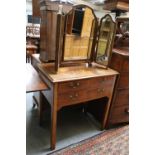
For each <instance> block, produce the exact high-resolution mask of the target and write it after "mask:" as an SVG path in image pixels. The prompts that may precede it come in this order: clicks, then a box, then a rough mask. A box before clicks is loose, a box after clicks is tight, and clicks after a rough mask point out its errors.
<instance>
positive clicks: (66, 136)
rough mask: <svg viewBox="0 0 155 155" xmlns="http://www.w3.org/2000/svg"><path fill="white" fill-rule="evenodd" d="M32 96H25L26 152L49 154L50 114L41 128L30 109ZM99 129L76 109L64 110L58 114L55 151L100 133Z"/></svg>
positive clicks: (33, 110) (36, 112)
mask: <svg viewBox="0 0 155 155" xmlns="http://www.w3.org/2000/svg"><path fill="white" fill-rule="evenodd" d="M32 95H33V93H28V94H27V96H26V104H27V105H26V151H27V153H26V154H27V155H44V154H47V153H50V152H51V150H50V149H49V147H50V145H49V142H50V141H49V136H50V132H49V131H50V119H49V118H50V113H48V112H47V114H46V116H45V120H44V125H43V126H42V127H40V126H39V124H38V111H37V109H36V108H34V109H33V108H32V106H33V104H32ZM100 132H101V131H100V129H99V128H98V127H97V126H95V125H94V124H93V123H92V121H91V120H90V119H89V118H88V117H86V116H85V115H84V113H82V111H81V110H79V109H78V108H76V109H75V108H74V109H70V108H68V109H64V110H62V111H60V113H59V114H58V125H57V144H56V150H57V149H60V148H63V147H65V146H68V145H70V144H73V143H77V142H78V141H81V140H83V139H86V138H88V137H91V136H93V135H96V134H98V133H100Z"/></svg>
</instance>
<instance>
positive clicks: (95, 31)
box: [60, 4, 98, 66]
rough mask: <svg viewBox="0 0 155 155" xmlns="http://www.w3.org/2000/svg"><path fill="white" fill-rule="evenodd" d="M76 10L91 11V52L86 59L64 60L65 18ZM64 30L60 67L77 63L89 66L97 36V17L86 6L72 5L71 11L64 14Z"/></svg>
mask: <svg viewBox="0 0 155 155" xmlns="http://www.w3.org/2000/svg"><path fill="white" fill-rule="evenodd" d="M76 8H89V9H90V10H91V11H92V14H93V16H94V24H95V25H94V34H93V40H92V47H91V51H90V57H89V58H88V57H87V58H86V59H77V60H64V47H65V46H64V45H65V34H66V32H67V17H68V15H69V14H70V13H71V12H72V11H73V10H74V9H76ZM64 23H65V28H64V33H63V43H62V52H61V56H60V57H61V58H60V66H65V65H67V64H68V65H69V64H73V65H74V64H79V63H88V64H89V65H90V64H91V63H92V62H93V56H94V53H95V46H96V36H97V28H98V20H97V17H96V15H95V13H94V10H93V9H92V8H91V7H90V6H87V5H84V4H80V5H74V6H73V7H72V9H71V10H70V11H69V12H68V13H67V14H65V21H64ZM88 54H89V51H88V52H87V55H88Z"/></svg>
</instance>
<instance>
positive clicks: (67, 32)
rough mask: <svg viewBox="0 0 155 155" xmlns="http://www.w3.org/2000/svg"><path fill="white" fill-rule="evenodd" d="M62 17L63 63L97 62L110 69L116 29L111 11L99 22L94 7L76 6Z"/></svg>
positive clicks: (61, 58) (62, 64)
mask: <svg viewBox="0 0 155 155" xmlns="http://www.w3.org/2000/svg"><path fill="white" fill-rule="evenodd" d="M62 16H63V22H62V21H61V22H60V23H63V28H64V29H63V33H62V34H61V40H59V41H60V42H62V44H61V48H60V49H61V54H60V55H61V56H59V57H60V58H59V63H60V66H64V65H65V64H71V63H73V64H74V63H81V62H88V63H89V64H91V63H92V62H95V63H97V64H99V65H101V66H103V67H104V68H107V67H108V63H109V60H110V56H111V52H112V46H113V40H114V36H115V30H116V24H115V22H114V21H113V20H112V18H111V16H110V15H109V14H107V15H105V16H104V17H102V18H101V19H100V21H99V20H98V19H97V17H96V15H95V13H94V11H93V9H92V8H90V7H89V6H86V5H76V6H73V8H72V9H71V10H70V11H69V12H68V13H67V14H65V15H62ZM60 19H61V18H60ZM58 26H59V25H58ZM59 27H61V26H59ZM61 29H62V28H61ZM62 38H63V39H62ZM57 62H58V61H57Z"/></svg>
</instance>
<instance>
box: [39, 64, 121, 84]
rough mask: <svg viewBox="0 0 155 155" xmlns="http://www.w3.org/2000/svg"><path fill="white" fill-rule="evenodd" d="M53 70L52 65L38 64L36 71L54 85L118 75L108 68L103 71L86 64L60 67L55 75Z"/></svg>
mask: <svg viewBox="0 0 155 155" xmlns="http://www.w3.org/2000/svg"><path fill="white" fill-rule="evenodd" d="M53 68H54V64H52V63H48V64H38V69H39V70H40V71H41V72H42V73H43V74H44V75H45V76H46V77H47V78H48V79H49V80H50V81H52V82H54V83H55V82H65V81H71V80H80V79H88V78H92V77H101V76H112V75H117V74H119V73H118V72H117V71H115V70H112V69H110V68H108V69H104V68H101V67H98V66H95V65H93V66H92V67H88V65H87V64H81V65H80V66H70V67H60V68H59V69H58V73H57V74H54V73H53Z"/></svg>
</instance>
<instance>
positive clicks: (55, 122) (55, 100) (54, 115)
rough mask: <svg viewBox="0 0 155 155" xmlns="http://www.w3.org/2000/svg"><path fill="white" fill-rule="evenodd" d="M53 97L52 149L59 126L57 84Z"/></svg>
mask: <svg viewBox="0 0 155 155" xmlns="http://www.w3.org/2000/svg"><path fill="white" fill-rule="evenodd" d="M52 93H53V97H52V104H51V149H52V150H54V149H55V145H56V128H57V84H54V86H53V92H52Z"/></svg>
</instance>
